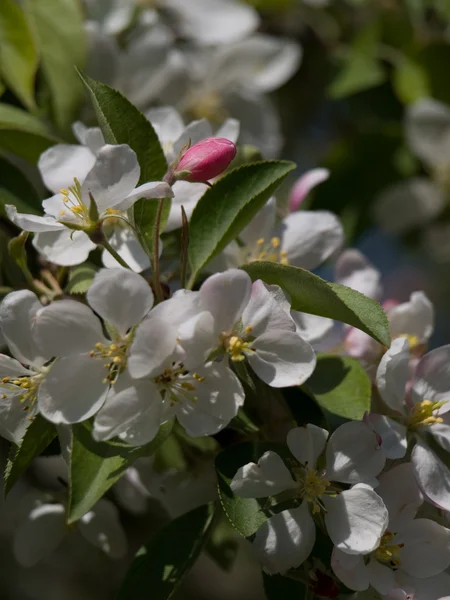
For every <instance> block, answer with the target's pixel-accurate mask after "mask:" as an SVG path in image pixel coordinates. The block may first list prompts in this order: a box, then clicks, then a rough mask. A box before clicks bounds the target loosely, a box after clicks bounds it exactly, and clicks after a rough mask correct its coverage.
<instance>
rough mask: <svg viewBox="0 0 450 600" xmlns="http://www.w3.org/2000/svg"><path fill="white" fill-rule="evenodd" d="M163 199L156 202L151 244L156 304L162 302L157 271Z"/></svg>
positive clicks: (158, 272) (162, 296) (162, 295)
mask: <svg viewBox="0 0 450 600" xmlns="http://www.w3.org/2000/svg"><path fill="white" fill-rule="evenodd" d="M164 200H165V198H161V199H160V200H158V210H157V212H156V222H155V239H154V242H153V289H154V292H155V295H156V299H157V300H158V302H162V301H163V300H164V293H163V290H162V287H161V281H160V271H159V233H160V229H161V218H162V212H163V208H164Z"/></svg>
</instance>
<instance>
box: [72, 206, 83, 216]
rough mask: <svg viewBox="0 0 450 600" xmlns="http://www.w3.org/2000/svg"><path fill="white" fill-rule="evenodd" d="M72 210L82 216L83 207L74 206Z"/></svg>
mask: <svg viewBox="0 0 450 600" xmlns="http://www.w3.org/2000/svg"><path fill="white" fill-rule="evenodd" d="M71 210H72V212H73V213H75V214H76V215H79V214H81V213H82V212H83V207H82V206H72V209H71Z"/></svg>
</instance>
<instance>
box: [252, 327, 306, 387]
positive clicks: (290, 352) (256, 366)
mask: <svg viewBox="0 0 450 600" xmlns="http://www.w3.org/2000/svg"><path fill="white" fill-rule="evenodd" d="M252 348H254V350H255V353H254V354H250V355H249V356H248V362H249V363H250V366H251V367H252V369H253V370H254V371H255V373H256V374H257V375H258V377H260V378H261V379H262V380H263V381H264V382H265V383H267V384H268V385H270V386H271V387H289V386H291V385H302V384H303V383H304V382H305V381H306V380H307V379H308V377H309V376H310V375H311V374H312V372H313V371H314V368H315V366H316V355H315V352H314V350H313V349H312V346H310V345H309V344H308V342H305V341H304V340H302V338H301V337H300V336H299V335H298V334H297V333H295V332H293V331H283V335H282V336H281V337H280V333H279V331H278V332H277V331H272V330H271V331H268V332H267V333H264V334H263V335H260V336H259V337H258V338H256V340H255V341H254V342H253V344H252Z"/></svg>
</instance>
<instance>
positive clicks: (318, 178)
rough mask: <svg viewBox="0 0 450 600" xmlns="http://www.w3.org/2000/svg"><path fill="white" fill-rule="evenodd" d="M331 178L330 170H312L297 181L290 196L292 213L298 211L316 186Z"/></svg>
mask: <svg viewBox="0 0 450 600" xmlns="http://www.w3.org/2000/svg"><path fill="white" fill-rule="evenodd" d="M329 176H330V171H329V170H328V169H311V171H307V172H306V173H304V174H303V175H302V176H301V177H300V178H299V179H297V181H296V183H294V186H293V188H292V190H291V193H290V196H289V210H290V212H294V211H295V210H297V209H298V208H299V206H300V204H301V203H302V202H303V200H304V199H305V198H306V196H307V195H308V194H309V192H310V191H311V190H312V189H313V188H315V187H316V185H319V183H322V181H325V180H326V179H328V177H329Z"/></svg>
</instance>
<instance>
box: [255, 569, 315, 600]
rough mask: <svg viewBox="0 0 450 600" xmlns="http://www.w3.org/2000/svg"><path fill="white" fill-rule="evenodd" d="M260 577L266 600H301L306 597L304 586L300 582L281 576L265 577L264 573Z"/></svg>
mask: <svg viewBox="0 0 450 600" xmlns="http://www.w3.org/2000/svg"><path fill="white" fill-rule="evenodd" d="M262 576H263V584H264V592H265V594H266V598H267V600H285V599H286V600H288V598H289V599H290V598H292V599H294V598H295V599H296V600H302V599H303V598H305V597H306V596H305V594H306V586H305V585H304V584H303V583H301V582H300V581H295V580H294V579H290V578H289V577H283V575H267V573H264V572H263V574H262Z"/></svg>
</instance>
